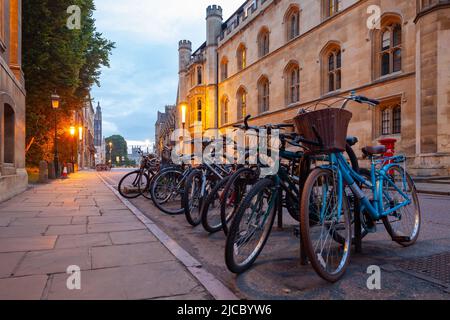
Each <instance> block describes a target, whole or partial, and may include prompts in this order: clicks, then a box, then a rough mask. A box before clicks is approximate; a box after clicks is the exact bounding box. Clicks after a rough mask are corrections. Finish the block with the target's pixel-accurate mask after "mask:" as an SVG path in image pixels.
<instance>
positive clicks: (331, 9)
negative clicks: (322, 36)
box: [322, 0, 342, 18]
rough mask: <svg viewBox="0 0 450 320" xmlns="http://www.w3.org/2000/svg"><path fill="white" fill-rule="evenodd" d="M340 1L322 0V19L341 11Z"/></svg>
mask: <svg viewBox="0 0 450 320" xmlns="http://www.w3.org/2000/svg"><path fill="white" fill-rule="evenodd" d="M341 2H342V1H341V0H323V2H322V3H323V13H324V18H329V17H331V16H333V15H335V14H336V13H338V12H339V11H340V10H341V4H342V3H341Z"/></svg>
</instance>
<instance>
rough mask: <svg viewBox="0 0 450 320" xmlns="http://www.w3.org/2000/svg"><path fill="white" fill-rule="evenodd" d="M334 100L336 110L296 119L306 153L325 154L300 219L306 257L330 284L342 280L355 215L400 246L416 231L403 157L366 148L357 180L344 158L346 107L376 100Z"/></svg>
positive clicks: (416, 213) (415, 204)
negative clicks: (354, 204)
mask: <svg viewBox="0 0 450 320" xmlns="http://www.w3.org/2000/svg"><path fill="white" fill-rule="evenodd" d="M339 101H344V103H343V105H342V107H341V108H340V109H338V108H325V109H322V110H317V111H313V112H305V111H304V112H303V113H301V114H299V115H298V116H297V117H296V119H295V121H296V127H297V130H298V131H299V132H298V133H300V134H301V135H303V136H304V137H305V138H306V139H307V140H311V141H315V143H314V144H313V145H311V147H310V152H311V153H314V154H326V155H327V157H325V159H326V161H324V163H323V165H320V166H318V167H316V168H315V169H314V170H313V171H312V172H311V174H310V175H309V177H308V179H307V180H306V183H305V186H304V188H303V193H302V197H301V209H300V212H301V218H300V220H301V231H302V232H301V238H302V241H303V245H304V248H305V251H306V254H307V257H308V259H309V260H310V261H311V265H312V266H313V268H314V269H315V271H316V272H317V273H318V274H319V275H320V276H321V277H322V278H323V279H325V280H327V281H330V282H336V281H338V280H339V279H340V278H341V277H342V276H343V275H344V273H345V271H346V268H347V266H348V263H349V261H350V256H351V245H352V220H353V216H354V215H357V214H359V215H361V216H364V217H365V219H366V220H367V221H366V223H365V226H369V227H367V229H371V230H370V231H372V232H374V231H375V227H376V223H377V222H378V221H382V222H383V224H384V226H385V228H386V230H387V232H388V233H389V235H390V236H391V237H392V240H393V241H395V242H397V243H399V244H400V245H402V246H411V245H413V244H414V243H415V242H416V241H417V238H418V236H419V232H420V226H421V213H420V205H419V200H418V196H417V191H416V188H415V186H414V182H413V180H412V179H411V177H410V176H409V175H408V173H407V172H406V169H405V162H406V158H405V157H404V156H394V157H384V156H383V154H384V153H385V152H386V148H385V147H384V146H375V147H365V148H364V149H363V153H364V155H365V156H366V157H367V158H369V159H370V161H371V170H370V173H367V174H363V175H361V174H358V173H357V172H355V171H354V170H353V169H352V168H351V166H350V165H349V164H348V162H347V161H346V159H345V157H344V155H343V152H344V150H345V147H344V146H345V137H346V134H347V128H348V125H349V123H350V120H351V117H352V114H351V112H349V111H347V110H345V107H346V105H347V104H348V102H350V101H354V102H357V103H360V104H368V105H369V106H376V105H378V104H379V101H376V100H372V99H369V98H366V97H364V96H356V95H354V94H352V95H351V96H349V97H342V98H341V99H340V100H339ZM349 190H351V192H349ZM350 193H353V195H354V196H355V197H356V198H357V199H358V200H359V204H360V205H359V206H358V208H356V209H359V210H358V211H359V212H353V213H352V212H351V206H350V201H349V195H350Z"/></svg>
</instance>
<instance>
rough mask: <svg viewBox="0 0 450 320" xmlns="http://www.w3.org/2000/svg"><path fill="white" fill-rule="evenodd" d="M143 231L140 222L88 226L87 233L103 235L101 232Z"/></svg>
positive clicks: (143, 227)
mask: <svg viewBox="0 0 450 320" xmlns="http://www.w3.org/2000/svg"><path fill="white" fill-rule="evenodd" d="M142 229H145V225H144V224H142V223H140V222H134V223H102V224H91V225H88V232H89V233H97V232H100V233H103V232H115V231H131V230H142Z"/></svg>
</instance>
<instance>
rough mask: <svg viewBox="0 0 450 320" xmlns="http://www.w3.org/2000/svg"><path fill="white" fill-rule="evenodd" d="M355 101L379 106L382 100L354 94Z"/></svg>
mask: <svg viewBox="0 0 450 320" xmlns="http://www.w3.org/2000/svg"><path fill="white" fill-rule="evenodd" d="M352 100H353V101H356V102H359V103H367V104H370V105H374V106H378V105H379V104H380V101H378V100H375V99H370V98H367V97H365V96H354V97H353V99H352Z"/></svg>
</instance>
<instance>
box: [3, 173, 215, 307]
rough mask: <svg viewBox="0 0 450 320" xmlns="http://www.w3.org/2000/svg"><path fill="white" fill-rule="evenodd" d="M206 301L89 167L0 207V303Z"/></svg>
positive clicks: (198, 287) (201, 291)
mask: <svg viewBox="0 0 450 320" xmlns="http://www.w3.org/2000/svg"><path fill="white" fill-rule="evenodd" d="M73 265H75V266H79V267H80V269H81V290H69V289H68V288H67V285H66V283H67V280H68V278H69V277H70V275H69V274H67V273H66V272H67V268H68V267H69V266H73ZM210 298H211V297H210V295H209V294H208V293H207V292H206V290H205V289H204V288H203V287H202V286H201V285H200V284H199V283H198V281H197V280H196V279H195V278H194V277H193V276H192V275H191V274H190V273H189V272H188V270H187V269H186V268H185V267H184V266H183V265H182V264H181V263H179V262H178V260H176V258H175V257H174V256H173V255H172V254H171V253H170V252H169V250H167V249H166V247H164V246H163V245H162V244H161V243H160V242H159V241H158V240H157V238H156V237H155V236H154V235H153V234H152V233H150V232H149V231H148V230H147V228H146V226H145V225H144V224H143V223H142V222H140V221H139V220H138V219H137V218H136V217H135V216H134V215H133V213H132V212H131V211H130V210H128V209H127V207H126V206H125V205H124V204H123V203H122V202H121V201H120V200H119V199H118V198H117V197H116V196H115V195H114V194H113V193H112V192H111V190H109V189H108V188H107V187H106V186H105V185H104V184H103V182H102V181H101V180H100V179H99V178H98V176H97V174H96V173H94V172H80V173H77V174H74V175H71V178H70V179H68V180H58V181H55V182H53V183H51V184H48V185H41V186H37V187H34V188H32V189H30V190H28V191H26V192H25V193H23V194H22V195H19V196H17V197H15V198H14V199H12V200H10V201H7V202H5V203H2V204H0V300H3V299H49V300H52V299H210Z"/></svg>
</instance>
